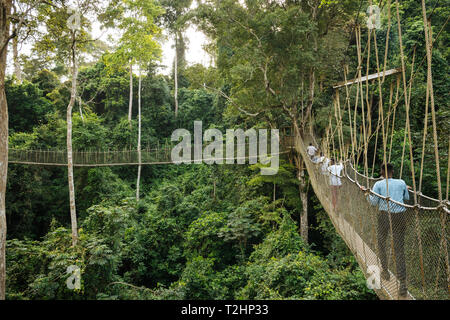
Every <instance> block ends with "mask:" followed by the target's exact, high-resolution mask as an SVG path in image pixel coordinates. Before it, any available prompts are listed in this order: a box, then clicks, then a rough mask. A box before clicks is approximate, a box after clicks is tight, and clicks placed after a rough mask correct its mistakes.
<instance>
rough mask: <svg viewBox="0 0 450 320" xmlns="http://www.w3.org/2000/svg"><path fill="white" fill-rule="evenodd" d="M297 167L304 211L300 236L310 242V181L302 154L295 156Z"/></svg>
mask: <svg viewBox="0 0 450 320" xmlns="http://www.w3.org/2000/svg"><path fill="white" fill-rule="evenodd" d="M294 160H295V164H296V167H297V179H298V181H299V182H300V184H299V186H298V191H299V195H300V200H301V201H302V212H301V214H300V236H301V237H302V239H303V241H304V242H305V243H308V229H309V227H308V182H307V179H306V177H305V167H304V163H303V159H302V156H301V155H299V154H298V155H295V156H294Z"/></svg>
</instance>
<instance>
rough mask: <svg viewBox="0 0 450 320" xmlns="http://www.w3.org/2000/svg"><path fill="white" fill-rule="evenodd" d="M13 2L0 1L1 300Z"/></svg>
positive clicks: (1, 291)
mask: <svg viewBox="0 0 450 320" xmlns="http://www.w3.org/2000/svg"><path fill="white" fill-rule="evenodd" d="M11 6H12V0H0V47H1V48H2V49H1V52H0V300H5V297H6V203H5V201H6V198H5V194H6V179H7V176H8V103H7V101H6V93H5V72H6V57H7V52H8V51H7V47H8V39H9V18H10V17H9V16H10V14H11Z"/></svg>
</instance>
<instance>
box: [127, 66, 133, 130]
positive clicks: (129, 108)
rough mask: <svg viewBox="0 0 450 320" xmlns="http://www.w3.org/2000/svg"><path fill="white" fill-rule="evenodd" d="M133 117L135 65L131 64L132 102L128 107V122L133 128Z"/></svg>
mask: <svg viewBox="0 0 450 320" xmlns="http://www.w3.org/2000/svg"><path fill="white" fill-rule="evenodd" d="M132 117H133V64H132V63H130V102H129V105H128V122H129V123H130V126H131V119H132Z"/></svg>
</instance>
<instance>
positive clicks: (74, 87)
mask: <svg viewBox="0 0 450 320" xmlns="http://www.w3.org/2000/svg"><path fill="white" fill-rule="evenodd" d="M76 51H77V49H76V40H75V32H74V33H73V35H72V88H71V90H70V102H69V105H68V106H67V176H68V180H69V197H70V220H71V223H72V245H73V246H74V247H75V246H76V245H77V242H78V226H77V210H76V205H75V183H74V179H73V152H72V109H73V106H74V105H75V100H76V98H77V77H78V64H77V56H76Z"/></svg>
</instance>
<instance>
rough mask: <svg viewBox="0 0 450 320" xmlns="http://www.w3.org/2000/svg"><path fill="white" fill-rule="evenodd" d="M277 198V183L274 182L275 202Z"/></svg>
mask: <svg viewBox="0 0 450 320" xmlns="http://www.w3.org/2000/svg"><path fill="white" fill-rule="evenodd" d="M276 200H277V185H276V184H275V183H274V184H273V202H275V201H276Z"/></svg>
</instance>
